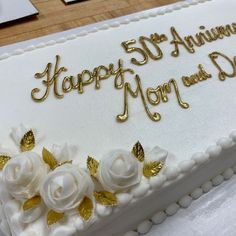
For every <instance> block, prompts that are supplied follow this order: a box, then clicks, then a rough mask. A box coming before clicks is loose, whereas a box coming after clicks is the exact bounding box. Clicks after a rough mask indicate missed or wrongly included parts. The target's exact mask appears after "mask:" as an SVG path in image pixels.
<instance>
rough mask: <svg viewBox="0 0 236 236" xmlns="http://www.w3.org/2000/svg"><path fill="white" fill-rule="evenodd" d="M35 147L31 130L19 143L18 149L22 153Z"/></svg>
mask: <svg viewBox="0 0 236 236" xmlns="http://www.w3.org/2000/svg"><path fill="white" fill-rule="evenodd" d="M34 147H35V137H34V133H33V131H32V130H29V131H28V132H27V133H25V134H24V136H23V138H22V139H21V141H20V149H21V151H22V152H26V151H30V150H32V149H33V148H34Z"/></svg>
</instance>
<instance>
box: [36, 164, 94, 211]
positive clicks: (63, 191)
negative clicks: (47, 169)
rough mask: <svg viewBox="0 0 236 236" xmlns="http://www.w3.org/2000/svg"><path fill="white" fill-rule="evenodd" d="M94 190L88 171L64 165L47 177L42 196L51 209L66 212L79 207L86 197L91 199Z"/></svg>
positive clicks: (41, 192)
mask: <svg viewBox="0 0 236 236" xmlns="http://www.w3.org/2000/svg"><path fill="white" fill-rule="evenodd" d="M93 190H94V184H93V181H92V179H91V177H90V175H89V174H88V173H87V172H86V171H84V170H83V169H81V168H80V167H79V166H77V165H71V164H64V165H62V166H60V167H58V168H56V169H55V170H54V171H52V172H51V173H50V174H49V175H48V176H47V177H46V179H45V180H44V182H43V183H42V185H41V187H40V194H41V196H42V198H43V200H44V202H45V204H46V205H47V207H48V208H49V209H52V210H54V211H56V212H65V211H69V210H73V209H75V208H76V207H78V206H79V204H80V202H81V201H82V200H83V198H84V197H85V196H88V197H91V196H92V194H93Z"/></svg>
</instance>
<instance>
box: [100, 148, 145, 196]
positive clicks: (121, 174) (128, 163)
mask: <svg viewBox="0 0 236 236" xmlns="http://www.w3.org/2000/svg"><path fill="white" fill-rule="evenodd" d="M141 177H142V172H141V163H140V162H139V161H138V160H137V159H136V158H135V157H134V156H133V154H132V153H130V152H127V151H124V150H115V151H112V152H110V153H108V154H107V155H105V156H104V158H103V159H102V160H101V161H100V164H99V169H98V173H97V178H98V180H99V182H100V183H101V184H102V186H103V187H104V189H105V190H107V191H112V192H114V191H124V190H127V189H128V188H130V187H132V186H134V185H136V184H138V183H139V182H140V181H141Z"/></svg>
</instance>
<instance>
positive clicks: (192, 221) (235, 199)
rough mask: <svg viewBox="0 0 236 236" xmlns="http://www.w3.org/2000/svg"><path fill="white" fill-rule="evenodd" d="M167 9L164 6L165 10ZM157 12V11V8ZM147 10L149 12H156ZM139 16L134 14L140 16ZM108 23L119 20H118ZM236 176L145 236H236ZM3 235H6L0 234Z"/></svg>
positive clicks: (42, 39) (1, 49)
mask: <svg viewBox="0 0 236 236" xmlns="http://www.w3.org/2000/svg"><path fill="white" fill-rule="evenodd" d="M163 8H165V7H163ZM156 9H157V8H156ZM156 9H151V10H148V11H147V12H151V11H155V10H156ZM138 14H140V13H136V14H133V15H138ZM122 18H126V16H124V17H120V18H117V19H112V20H108V21H106V22H112V21H117V20H118V19H122ZM102 24H104V22H100V23H96V24H92V25H88V26H84V27H80V28H76V29H71V30H68V31H64V32H60V33H56V34H51V35H48V36H44V37H40V38H36V39H32V40H28V41H24V42H20V43H16V44H11V45H8V46H3V47H0V54H2V53H5V52H12V51H14V50H16V49H19V48H25V47H27V46H30V45H32V44H39V43H40V42H45V41H49V40H52V39H56V38H60V37H64V36H66V35H70V34H77V33H79V32H80V31H82V30H87V29H89V28H93V27H94V26H98V25H102ZM235 219H236V176H234V177H232V178H231V179H230V180H229V181H227V182H224V183H222V184H221V185H220V186H218V187H215V188H213V189H212V190H211V192H209V193H207V194H205V195H203V196H202V197H200V198H199V199H198V200H196V201H193V203H192V204H191V206H190V207H188V208H187V209H180V210H179V211H178V212H177V213H176V214H175V215H174V216H171V217H168V218H167V219H166V221H165V222H163V223H162V224H160V225H156V226H153V227H152V229H151V231H150V232H149V233H148V234H146V236H157V235H160V236H183V235H185V236H205V235H207V236H235V235H236V220H235ZM0 236H4V235H3V234H1V232H0Z"/></svg>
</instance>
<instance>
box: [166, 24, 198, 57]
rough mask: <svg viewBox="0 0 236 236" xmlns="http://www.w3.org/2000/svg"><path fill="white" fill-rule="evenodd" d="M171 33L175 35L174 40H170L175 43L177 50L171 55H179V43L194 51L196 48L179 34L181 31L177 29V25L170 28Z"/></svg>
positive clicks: (190, 51)
mask: <svg viewBox="0 0 236 236" xmlns="http://www.w3.org/2000/svg"><path fill="white" fill-rule="evenodd" d="M170 32H171V35H172V36H173V40H172V41H171V42H170V43H171V44H173V45H174V47H175V50H174V51H172V52H171V55H172V56H173V57H178V56H179V45H182V46H183V47H184V48H185V49H186V50H187V51H188V52H189V53H194V52H195V50H194V48H193V46H191V45H188V44H187V43H186V42H185V41H184V40H183V39H182V38H181V36H180V35H179V33H178V32H177V31H176V29H175V27H171V28H170Z"/></svg>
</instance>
